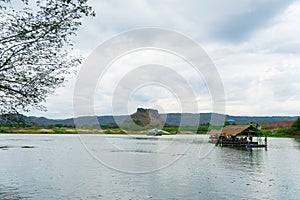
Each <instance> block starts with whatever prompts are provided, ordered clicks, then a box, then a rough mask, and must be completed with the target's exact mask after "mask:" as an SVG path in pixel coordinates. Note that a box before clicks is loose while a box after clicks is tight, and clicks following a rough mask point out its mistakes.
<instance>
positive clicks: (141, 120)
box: [124, 108, 165, 127]
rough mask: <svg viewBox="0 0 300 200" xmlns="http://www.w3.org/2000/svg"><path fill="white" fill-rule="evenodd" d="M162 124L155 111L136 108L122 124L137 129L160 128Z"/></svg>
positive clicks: (162, 121)
mask: <svg viewBox="0 0 300 200" xmlns="http://www.w3.org/2000/svg"><path fill="white" fill-rule="evenodd" d="M164 123H165V122H164V120H162V118H161V117H160V115H159V114H158V111H157V110H154V109H144V108H138V109H137V111H136V112H135V113H133V114H132V115H130V116H129V117H128V118H127V119H126V120H125V122H124V124H125V125H129V126H130V125H133V126H139V127H162V126H163V125H164Z"/></svg>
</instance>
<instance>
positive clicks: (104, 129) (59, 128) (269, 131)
mask: <svg viewBox="0 0 300 200" xmlns="http://www.w3.org/2000/svg"><path fill="white" fill-rule="evenodd" d="M277 127H278V126H277ZM277 127H272V128H267V127H264V126H262V129H261V133H262V134H263V135H265V136H267V137H299V138H300V119H299V118H298V119H297V120H296V121H295V122H294V123H293V124H292V126H291V127H285V128H277ZM122 128H124V129H125V130H130V134H146V131H145V127H141V129H139V127H138V126H137V129H136V130H133V128H134V127H133V128H132V127H122ZM148 128H149V129H152V128H155V127H148ZM222 128H223V126H210V125H209V124H201V125H200V126H198V127H197V126H180V127H179V126H176V125H169V124H165V126H164V127H163V128H162V130H164V131H167V132H168V133H169V134H171V135H172V134H194V133H197V134H208V133H209V131H210V130H221V129H222ZM0 133H26V134H78V133H92V134H127V133H126V132H125V131H123V130H122V129H121V128H120V127H119V126H118V125H116V124H108V125H102V126H101V127H100V126H99V125H85V126H81V127H76V128H75V127H74V126H65V125H62V124H55V125H47V126H40V125H37V124H31V125H28V124H25V123H20V124H8V125H6V126H0Z"/></svg>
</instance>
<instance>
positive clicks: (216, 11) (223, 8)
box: [32, 0, 300, 118]
mask: <svg viewBox="0 0 300 200" xmlns="http://www.w3.org/2000/svg"><path fill="white" fill-rule="evenodd" d="M89 2H90V4H92V5H93V7H94V9H95V11H96V12H97V17H96V18H93V19H91V18H86V19H85V20H84V21H83V27H82V28H81V30H80V31H79V33H78V37H77V38H76V48H77V50H76V51H77V52H80V53H81V54H83V55H84V56H87V55H88V54H89V53H90V52H91V51H92V50H93V49H95V48H96V47H97V46H98V45H99V44H101V42H103V41H105V40H107V39H109V38H110V37H112V36H114V35H116V34H118V33H120V32H123V31H128V30H130V29H134V28H140V27H161V28H167V29H173V30H175V31H178V32H181V33H183V34H185V35H187V36H189V37H191V38H192V39H194V40H196V42H198V43H200V44H203V45H204V49H205V50H206V51H207V52H208V55H209V56H210V57H211V59H212V61H213V62H214V63H215V64H216V66H217V68H218V70H219V73H220V75H221V77H222V79H223V83H224V88H225V93H226V101H227V102H226V103H227V107H226V112H227V113H229V114H236V115H297V114H298V111H299V110H300V102H299V100H298V99H300V98H299V96H300V95H299V94H300V87H299V80H298V77H299V76H300V70H299V69H300V67H299V64H300V56H299V54H300V39H299V35H300V28H299V27H300V26H299V24H300V2H299V1H279V0H272V1H271V2H265V1H258V0H255V1H253V0H242V1H240V0H230V1H226V2H224V1H222V2H220V1H217V0H213V1H204V0H203V1H158V0H154V1H146V0H132V1H122V0H115V1H95V0H94V1H93V0H92V1H89ZM291 2H293V3H291ZM174 45H178V44H176V41H175V42H174ZM153 58H155V59H157V60H158V61H157V62H158V63H162V62H166V61H168V62H166V63H167V64H166V65H169V64H170V62H172V63H177V65H174V67H175V68H176V70H177V72H179V73H180V74H181V75H182V76H184V77H185V78H186V79H187V80H188V81H190V82H191V83H190V84H192V83H198V82H197V81H196V80H197V79H198V76H196V77H195V76H193V73H191V72H190V71H189V70H187V68H186V67H183V66H186V65H184V64H182V63H180V62H179V61H178V60H176V59H175V60H174V58H169V57H166V55H158V54H147V53H145V54H139V55H134V56H133V57H127V60H126V58H124V59H122V60H120V61H119V63H116V65H118V66H122V67H121V68H120V67H119V68H115V69H114V70H113V71H112V72H111V73H107V76H106V77H105V78H104V79H103V80H104V81H106V82H105V84H103V85H102V87H104V89H105V90H104V91H106V92H103V93H102V94H101V95H102V96H99V98H101V101H100V100H99V102H98V103H97V104H96V105H95V107H96V110H97V112H99V114H109V113H110V112H111V109H106V110H105V108H108V104H109V103H110V101H111V98H110V95H111V91H109V90H111V89H112V88H114V87H113V86H114V85H116V84H117V82H116V81H118V80H120V79H121V78H122V76H124V73H126V72H128V71H130V70H132V65H133V64H134V63H135V64H137V63H139V62H140V63H139V64H141V61H143V62H144V64H147V63H151V64H153V61H155V59H153ZM201 81H202V82H201ZM73 83H74V82H70V83H69V84H68V85H67V87H66V88H62V89H59V90H57V92H56V93H55V95H54V96H51V97H49V98H48V103H47V106H48V110H49V111H48V112H47V113H45V114H44V113H40V112H32V113H33V114H37V115H46V116H49V117H54V118H63V117H66V116H69V117H71V116H72V115H70V113H72V92H73ZM171 84H176V82H172V83H171ZM177 84H178V83H177ZM199 84H200V85H201V87H200V89H198V90H197V91H196V93H197V95H198V96H197V97H196V98H197V99H198V102H199V103H198V104H199V106H198V107H199V108H200V109H201V110H204V111H210V110H211V99H210V96H209V91H207V89H202V88H205V84H204V83H203V80H200V81H199ZM193 86H194V87H195V85H193ZM123 89H126V88H123ZM156 89H157V88H156ZM112 91H113V90H112ZM153 91H155V90H154V89H153ZM156 92H158V91H156ZM201 92H202V93H201ZM158 93H159V92H158ZM139 97H141V98H140V100H139V99H138V98H136V99H134V100H133V101H132V102H133V103H134V102H137V103H138V104H139V105H142V100H141V99H142V97H144V98H150V97H149V96H147V95H145V91H144V92H142V91H140V92H139ZM159 97H161V98H157V99H156V101H152V102H151V101H149V102H151V103H149V102H147V101H144V102H145V105H146V106H150V105H151V104H155V106H156V107H160V108H161V110H164V111H167V112H169V111H171V110H172V108H176V109H179V108H178V106H176V105H177V104H176V103H170V99H172V98H173V99H174V97H171V96H168V95H167V96H163V95H161V96H159ZM174 102H176V101H174ZM208 102H209V103H208ZM109 106H110V105H109ZM131 107H133V105H131ZM69 109H71V110H69ZM132 109H133V108H131V109H129V110H132ZM176 109H175V110H176Z"/></svg>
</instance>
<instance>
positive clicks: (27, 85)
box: [0, 0, 94, 114]
mask: <svg viewBox="0 0 300 200" xmlns="http://www.w3.org/2000/svg"><path fill="white" fill-rule="evenodd" d="M14 3H16V2H15V1H14ZM0 10H1V11H0V30H1V35H0V114H1V113H8V112H17V111H18V110H23V111H27V110H29V109H30V108H36V109H40V110H43V109H45V107H44V106H43V105H42V103H43V102H44V101H45V98H46V97H47V95H48V94H49V93H52V92H53V91H54V89H56V88H57V87H59V86H61V85H62V84H63V82H64V81H65V79H66V74H68V73H69V72H70V68H72V67H75V66H77V65H78V64H79V63H80V60H81V59H80V58H78V57H73V56H71V54H70V50H69V49H70V48H72V44H73V41H72V39H71V38H72V37H71V36H72V35H74V34H75V32H76V31H77V30H78V28H79V26H80V25H81V22H80V19H81V18H82V17H83V16H93V15H94V12H93V11H92V8H91V7H90V6H89V5H87V0H45V1H41V0H37V1H36V2H35V3H33V4H29V3H28V2H27V0H22V1H21V0H20V1H17V6H13V5H12V3H11V2H10V0H0Z"/></svg>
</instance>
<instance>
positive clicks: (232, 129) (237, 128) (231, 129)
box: [220, 125, 250, 136]
mask: <svg viewBox="0 0 300 200" xmlns="http://www.w3.org/2000/svg"><path fill="white" fill-rule="evenodd" d="M249 127H250V125H229V126H225V127H224V128H223V129H222V132H221V134H220V136H236V135H238V134H240V133H242V132H243V131H245V130H246V129H248V128H249Z"/></svg>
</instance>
